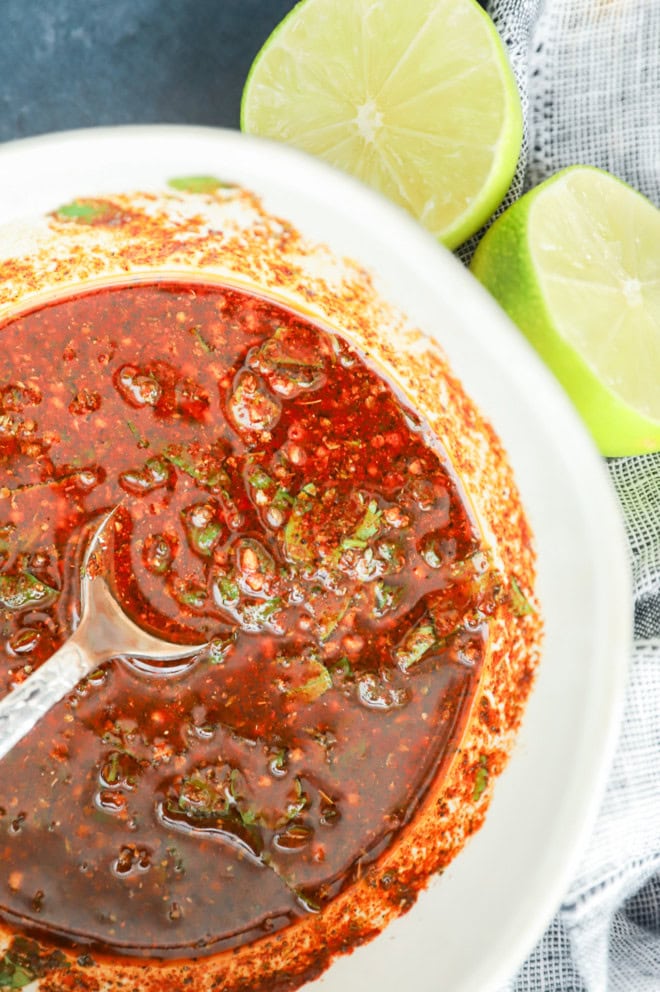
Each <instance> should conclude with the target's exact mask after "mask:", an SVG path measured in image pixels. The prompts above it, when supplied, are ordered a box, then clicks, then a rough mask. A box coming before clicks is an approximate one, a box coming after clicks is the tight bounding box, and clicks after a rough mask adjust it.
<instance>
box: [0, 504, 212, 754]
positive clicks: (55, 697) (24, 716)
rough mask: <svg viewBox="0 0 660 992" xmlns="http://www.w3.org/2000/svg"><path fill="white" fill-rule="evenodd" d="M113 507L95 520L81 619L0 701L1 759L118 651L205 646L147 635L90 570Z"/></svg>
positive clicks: (167, 655) (167, 656)
mask: <svg viewBox="0 0 660 992" xmlns="http://www.w3.org/2000/svg"><path fill="white" fill-rule="evenodd" d="M116 509H117V507H115V509H114V510H112V511H111V512H110V513H108V514H106V516H105V517H104V518H103V520H102V521H101V523H100V524H99V525H98V527H97V528H96V530H95V531H94V534H93V535H92V539H91V541H90V543H89V546H88V548H87V551H86V553H85V558H84V561H83V567H82V578H81V583H80V600H81V617H80V623H79V624H78V626H77V627H76V629H75V631H74V632H73V634H72V635H71V637H69V639H68V640H67V641H66V642H65V643H64V644H63V645H62V647H61V648H59V649H58V650H57V651H56V652H55V654H54V655H52V656H51V657H50V658H49V659H48V661H46V662H44V664H43V665H41V667H40V668H38V669H37V671H36V672H34V674H33V675H30V676H29V678H27V679H26V680H25V682H22V683H21V685H19V686H17V687H16V688H15V689H12V691H11V692H9V693H7V695H6V696H5V697H4V699H3V700H2V701H1V702H0V758H3V757H4V756H5V755H6V754H7V752H8V751H10V750H11V749H12V748H13V747H14V745H15V744H17V743H18V741H20V740H21V738H23V737H24V736H25V735H26V734H27V733H28V731H30V730H31V729H32V727H34V725H35V723H37V721H38V720H40V719H41V717H42V716H44V715H45V714H46V713H47V712H48V711H49V710H50V709H51V707H53V706H54V705H55V703H57V702H59V700H60V699H62V697H63V696H65V695H66V694H67V693H68V692H71V691H72V689H75V687H76V685H77V684H78V683H79V682H80V680H81V679H83V678H84V677H85V676H86V675H89V674H90V672H93V671H94V669H96V668H98V666H99V665H100V664H102V663H103V662H104V661H109V660H110V659H111V658H118V657H122V656H128V657H131V658H133V657H135V658H141V659H145V660H152V661H161V662H162V661H181V660H183V659H186V658H190V657H192V655H195V654H198V653H199V652H200V651H201V650H202V649H203V648H204V644H195V645H192V644H171V643H169V642H168V641H162V640H160V639H159V638H157V637H153V636H152V635H151V634H147V633H146V632H145V631H143V630H142V629H141V628H140V627H138V625H137V624H135V623H133V621H132V620H131V619H130V618H129V617H127V616H126V614H125V613H124V611H123V610H122V608H121V606H120V605H119V603H118V602H117V600H116V599H115V597H114V596H113V594H112V592H111V590H110V587H109V586H108V583H107V580H106V577H105V575H104V574H103V572H102V571H99V572H98V574H96V573H97V569H95V568H92V569H91V570H90V568H89V565H90V562H91V559H92V556H93V555H95V553H96V552H98V551H103V550H104V549H105V546H106V545H105V540H106V535H107V527H108V523H109V522H110V520H111V519H112V517H113V516H114V513H115V511H116ZM90 571H91V572H92V574H90ZM140 667H141V668H143V669H145V668H148V670H150V671H153V672H154V673H155V674H158V675H161V676H162V675H173V674H177V673H179V672H181V671H183V670H184V669H185V668H186V667H187V665H186V664H184V665H176V666H163V667H162V668H155V667H153V668H151V666H147V665H146V664H143V665H141V666H140Z"/></svg>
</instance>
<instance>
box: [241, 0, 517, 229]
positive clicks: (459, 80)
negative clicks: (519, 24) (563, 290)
mask: <svg viewBox="0 0 660 992" xmlns="http://www.w3.org/2000/svg"><path fill="white" fill-rule="evenodd" d="M241 127H242V128H243V130H244V131H248V132H250V133H253V134H258V135H262V136H265V137H270V138H274V139H276V140H279V141H283V142H286V143H288V144H291V145H294V146H296V147H297V148H301V149H303V150H304V151H307V152H310V153H311V154H313V155H316V156H318V157H320V158H323V159H325V160H326V161H328V162H330V163H331V164H332V165H335V166H337V167H339V168H341V169H343V170H345V171H346V172H350V173H352V174H353V175H355V176H357V177H358V178H359V179H361V180H363V181H364V182H365V183H367V184H368V185H370V186H372V187H374V188H375V189H377V190H379V191H380V192H381V193H383V194H385V195H386V196H388V197H389V198H390V199H391V200H393V201H394V202H396V203H398V204H400V205H401V206H403V207H405V208H406V209H407V210H408V211H409V212H410V213H412V214H413V215H414V216H415V217H416V218H418V219H419V220H420V221H421V223H422V224H424V226H425V227H427V228H428V229H429V230H430V231H431V232H432V233H433V234H435V235H436V236H437V237H438V238H440V239H441V240H442V241H443V242H444V243H445V244H447V245H448V246H449V247H454V246H456V245H458V244H460V243H462V242H463V241H464V240H465V239H466V238H467V237H469V236H470V235H471V234H473V233H474V232H475V231H476V230H478V229H479V227H480V226H481V225H482V224H483V223H484V221H485V220H486V219H487V218H488V217H489V216H490V214H491V213H492V211H493V210H494V209H495V208H496V207H497V205H498V204H499V203H500V201H501V199H502V197H503V196H504V194H505V192H506V190H507V189H508V187H509V184H510V182H511V178H512V176H513V173H514V171H515V167H516V163H517V159H518V154H519V151H520V144H521V136H522V118H521V110H520V100H519V97H518V91H517V89H516V84H515V81H514V78H513V75H512V72H511V69H510V67H509V64H508V61H507V57H506V53H505V49H504V46H503V44H502V42H501V40H500V38H499V36H498V34H497V31H496V30H495V27H494V25H493V23H492V21H491V20H490V19H489V18H488V16H487V15H486V14H485V13H484V11H483V10H482V9H481V8H480V7H479V6H478V4H477V3H476V0H405V2H402V0H377V2H374V0H303V2H302V3H299V4H298V5H297V6H296V7H294V9H293V10H292V11H291V13H290V14H289V15H288V16H287V17H286V18H285V19H284V20H283V21H282V23H281V24H280V25H279V26H278V27H277V28H276V29H275V31H274V32H273V33H272V35H271V36H270V38H269V39H268V40H267V41H266V43H265V45H264V46H263V48H262V49H261V51H260V53H259V54H258V55H257V58H256V59H255V61H254V64H253V66H252V68H251V70H250V74H249V76H248V79H247V82H246V85H245V90H244V93H243V101H242V107H241Z"/></svg>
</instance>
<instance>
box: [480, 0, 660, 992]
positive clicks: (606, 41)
mask: <svg viewBox="0 0 660 992" xmlns="http://www.w3.org/2000/svg"><path fill="white" fill-rule="evenodd" d="M488 10H489V12H490V14H491V16H492V17H493V19H494V20H495V23H496V25H497V27H498V29H499V31H500V34H501V35H502V37H503V39H504V40H505V42H506V44H507V46H508V48H509V53H510V57H511V61H512V64H513V66H514V70H515V72H516V76H517V79H518V82H519V85H520V87H521V92H522V94H523V103H524V108H525V121H526V134H525V144H524V148H523V153H522V155H521V160H520V163H519V166H518V172H517V174H516V178H515V180H514V184H513V186H512V190H511V194H510V196H511V198H515V197H516V196H518V195H519V193H520V190H521V189H528V188H530V187H531V186H534V185H536V184H537V183H539V182H541V181H542V180H543V179H545V178H547V177H548V176H549V175H551V174H552V173H553V172H555V171H556V170H557V169H560V168H563V167H564V166H567V165H574V164H576V163H583V164H588V165H597V166H601V167H602V168H605V169H608V170H609V171H610V172H612V173H614V174H615V175H617V176H619V177H620V178H621V179H624V180H626V181H627V182H629V183H630V184H631V185H632V186H634V187H636V188H637V189H639V190H640V191H641V192H643V193H645V194H646V196H648V197H649V198H650V199H651V200H653V201H654V202H655V203H656V204H658V205H659V206H660V0H491V2H490V4H489V5H488ZM658 247H659V250H660V246H658ZM658 387H659V388H660V383H658ZM609 470H610V475H611V479H612V483H613V485H614V487H615V490H616V492H617V495H618V498H619V502H620V505H621V511H622V514H623V516H624V519H625V524H626V530H627V535H628V541H629V547H630V562H631V568H632V573H633V582H634V593H635V643H634V646H632V648H631V650H632V667H631V678H630V684H629V689H628V698H627V704H626V711H625V716H624V721H623V727H622V732H621V737H620V741H619V746H618V751H617V754H616V758H615V761H614V765H613V768H612V771H611V774H610V779H609V783H608V788H607V793H606V795H605V798H604V800H603V803H602V807H601V810H600V814H599V817H598V821H597V823H596V826H595V829H594V832H593V835H592V838H591V841H590V844H589V847H588V849H587V851H586V852H585V854H584V857H583V859H582V862H581V864H580V867H579V870H578V872H577V875H576V877H575V879H574V880H573V883H572V885H571V887H570V889H569V891H568V892H567V893H566V896H565V898H564V900H563V903H562V905H561V907H560V909H559V911H558V913H557V916H556V917H555V919H554V920H553V921H552V924H551V926H550V927H549V928H548V930H547V931H546V933H545V935H544V937H543V939H542V940H541V941H540V943H539V944H538V946H537V947H536V948H535V950H534V952H533V953H532V955H531V956H530V957H529V959H528V960H527V961H526V962H525V964H524V966H523V968H522V969H521V971H520V972H519V974H518V975H517V976H515V977H514V978H512V979H511V981H510V982H509V983H508V985H507V986H506V987H505V988H506V992H660V454H658V455H647V456H644V457H640V458H620V459H611V460H610V461H609ZM503 992H504V990H503Z"/></svg>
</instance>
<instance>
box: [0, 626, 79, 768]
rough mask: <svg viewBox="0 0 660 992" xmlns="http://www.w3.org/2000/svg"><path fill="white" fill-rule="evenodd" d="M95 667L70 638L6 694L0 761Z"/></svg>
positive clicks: (0, 711)
mask: <svg viewBox="0 0 660 992" xmlns="http://www.w3.org/2000/svg"><path fill="white" fill-rule="evenodd" d="M96 665H98V657H96V658H95V657H94V656H93V655H90V654H88V653H87V652H86V651H85V649H84V648H83V647H82V645H80V644H78V643H77V642H76V640H75V639H73V638H69V640H68V641H66V643H65V644H63V645H62V647H61V648H59V650H58V651H56V652H55V654H54V655H51V657H50V658H49V659H48V661H46V662H44V664H43V665H41V667H40V668H38V669H37V671H36V672H34V673H33V674H32V675H30V676H29V678H27V679H26V680H25V682H22V683H21V684H20V685H19V686H16V688H15V689H12V690H11V692H8V693H7V695H6V696H5V697H4V699H3V700H2V701H0V758H4V756H5V755H6V754H7V753H8V752H9V751H11V749H12V748H13V747H14V745H15V744H18V742H19V741H20V740H21V739H22V738H23V737H25V735H26V734H27V733H28V731H30V730H32V728H33V727H34V725H35V723H36V722H37V721H38V720H40V719H41V717H42V716H44V715H45V714H46V713H47V712H48V711H49V710H50V709H51V708H52V707H53V706H54V705H55V703H57V702H59V701H60V699H62V697H63V696H66V694H67V693H68V692H71V690H72V689H74V688H75V687H76V686H77V684H78V683H79V682H80V680H81V679H82V678H84V677H85V675H89V673H90V672H91V671H93V669H94V667H95V666H96Z"/></svg>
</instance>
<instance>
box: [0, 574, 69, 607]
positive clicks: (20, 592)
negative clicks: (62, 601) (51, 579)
mask: <svg viewBox="0 0 660 992" xmlns="http://www.w3.org/2000/svg"><path fill="white" fill-rule="evenodd" d="M58 595H59V593H58V590H57V589H53V588H52V587H51V586H49V585H46V583H45V582H42V581H41V580H40V579H37V578H35V577H34V575H31V574H30V573H29V572H21V573H20V574H19V575H0V606H4V607H5V609H6V610H24V609H26V608H27V607H30V606H34V605H35V603H39V604H40V605H43V604H44V603H45V602H46V601H47V600H52V599H54V598H55V597H56V596H58Z"/></svg>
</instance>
